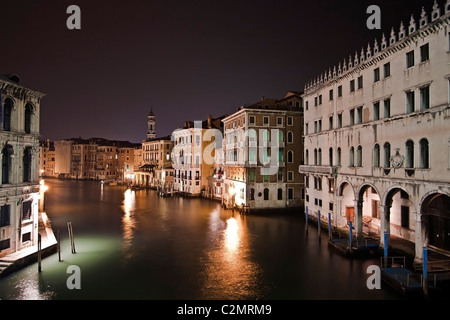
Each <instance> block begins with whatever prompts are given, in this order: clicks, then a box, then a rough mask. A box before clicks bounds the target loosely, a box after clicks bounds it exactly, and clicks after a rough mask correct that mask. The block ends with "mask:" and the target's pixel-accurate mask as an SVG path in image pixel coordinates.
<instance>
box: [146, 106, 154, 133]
mask: <svg viewBox="0 0 450 320" xmlns="http://www.w3.org/2000/svg"><path fill="white" fill-rule="evenodd" d="M155 124H156V123H155V114H154V113H153V108H152V109H150V113H149V114H148V116H147V139H155V138H156V128H155Z"/></svg>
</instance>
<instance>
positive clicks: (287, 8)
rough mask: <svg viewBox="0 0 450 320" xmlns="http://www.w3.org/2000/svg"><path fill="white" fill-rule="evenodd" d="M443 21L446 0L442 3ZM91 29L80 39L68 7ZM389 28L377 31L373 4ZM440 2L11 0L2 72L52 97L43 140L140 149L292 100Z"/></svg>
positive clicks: (0, 13) (1, 17)
mask: <svg viewBox="0 0 450 320" xmlns="http://www.w3.org/2000/svg"><path fill="white" fill-rule="evenodd" d="M437 2H438V4H439V5H440V6H441V13H442V12H443V11H442V10H443V7H444V3H445V0H440V1H437ZM72 4H75V5H78V6H79V7H80V9H81V30H69V29H68V28H67V27H66V21H67V19H68V18H69V17H70V14H68V13H66V10H67V7H68V6H69V5H72ZM372 4H375V5H378V6H379V7H380V9H381V25H382V29H381V30H369V29H368V28H367V27H366V21H367V19H368V18H369V16H370V14H368V13H366V10H367V7H368V6H369V5H372ZM432 5H433V0H423V1H396V0H385V1H367V0H352V1H349V0H345V1H323V0H311V1H299V0H276V1H275V0H271V1H269V0H251V1H249V0H224V1H222V0H209V1H204V0H200V1H197V0H192V1H187V0H178V1H175V0H160V1H152V0H127V1H111V0H109V1H103V0H101V1H99V0H89V1H84V0H83V1H81V0H74V1H62V0H57V1H56V0H27V1H25V0H20V1H9V0H8V1H6V0H0V32H1V33H0V34H1V38H0V39H1V43H2V45H1V47H0V48H1V53H0V57H1V61H2V64H1V67H0V73H2V74H9V73H15V74H17V75H19V77H20V78H21V82H20V84H21V85H23V86H25V87H28V88H31V89H34V90H37V91H40V92H43V93H45V94H46V96H45V97H44V98H43V100H42V102H41V118H40V124H41V130H40V131H41V137H42V138H43V139H51V140H58V139H65V138H72V137H82V138H90V137H102V138H106V139H111V140H128V141H130V142H141V141H142V140H143V139H145V138H146V130H147V115H148V113H149V111H150V109H151V108H152V109H153V111H154V113H155V116H156V121H157V126H156V130H157V136H165V135H169V134H171V133H172V131H173V130H175V129H176V128H177V127H179V126H182V125H183V123H184V121H185V120H191V121H194V120H205V119H206V117H207V115H208V114H212V116H213V117H218V116H221V115H223V114H231V113H233V112H234V111H235V110H236V108H237V107H239V106H241V105H244V104H247V103H253V102H256V101H258V100H259V99H260V98H261V97H262V96H264V97H269V98H282V97H283V96H284V95H285V94H286V92H288V91H300V92H301V91H303V89H304V85H305V83H306V82H308V81H310V80H311V79H313V78H315V77H316V76H317V75H319V74H320V73H323V72H324V71H325V70H328V69H329V68H330V67H333V66H334V65H337V64H338V63H339V62H340V61H343V60H344V58H345V59H348V56H349V54H351V55H352V56H353V55H354V53H355V51H358V53H359V52H360V51H361V48H362V47H364V49H365V48H366V47H367V44H368V43H370V44H371V46H372V45H373V42H374V39H375V38H377V39H378V42H380V39H381V33H382V32H383V33H385V35H386V37H387V38H388V37H389V34H390V31H391V28H392V27H394V29H395V31H396V32H398V29H399V26H400V21H403V22H404V24H405V27H407V26H408V24H409V20H410V17H411V14H414V17H415V19H416V21H418V20H419V17H420V12H421V7H422V6H424V7H425V9H426V11H427V13H428V14H430V13H431V8H432Z"/></svg>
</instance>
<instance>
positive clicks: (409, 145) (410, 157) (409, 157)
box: [405, 140, 414, 169]
mask: <svg viewBox="0 0 450 320" xmlns="http://www.w3.org/2000/svg"><path fill="white" fill-rule="evenodd" d="M405 151H406V152H405V168H409V169H411V168H414V142H413V141H412V140H408V141H406V146H405Z"/></svg>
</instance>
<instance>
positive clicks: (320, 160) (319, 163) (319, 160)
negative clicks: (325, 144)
mask: <svg viewBox="0 0 450 320" xmlns="http://www.w3.org/2000/svg"><path fill="white" fill-rule="evenodd" d="M317 158H318V160H317V161H318V165H319V166H321V165H322V149H320V148H319V153H318V155H317Z"/></svg>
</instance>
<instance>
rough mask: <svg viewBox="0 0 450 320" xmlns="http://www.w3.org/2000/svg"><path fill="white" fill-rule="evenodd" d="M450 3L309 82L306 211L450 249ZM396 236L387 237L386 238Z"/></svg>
mask: <svg viewBox="0 0 450 320" xmlns="http://www.w3.org/2000/svg"><path fill="white" fill-rule="evenodd" d="M449 17H450V1H447V2H446V4H445V12H444V13H443V14H441V8H440V7H439V6H438V5H437V4H436V2H435V5H434V6H433V9H432V11H431V15H428V14H427V13H426V12H425V10H424V9H423V11H422V13H421V15H420V17H419V18H417V19H415V18H414V16H411V20H410V21H409V23H407V24H406V25H404V24H403V23H402V24H401V26H400V28H399V31H398V32H395V31H394V29H392V31H391V33H390V35H389V36H388V38H385V37H384V36H383V37H382V39H381V41H377V40H375V42H374V43H373V44H372V45H371V44H369V45H368V47H367V48H363V49H362V50H361V51H360V52H356V53H355V54H354V55H353V56H350V57H349V58H348V60H344V61H343V62H341V63H339V65H338V66H335V67H333V68H332V69H330V70H328V71H326V72H324V73H323V74H321V75H319V76H318V77H317V78H316V79H314V80H313V81H312V82H310V83H308V84H307V85H306V86H305V90H304V95H303V99H304V103H305V164H304V165H302V166H300V169H299V171H300V173H302V174H304V175H305V183H306V188H307V195H306V212H307V213H308V215H310V216H314V217H318V214H319V213H321V218H322V219H324V223H327V219H328V214H329V213H330V214H331V219H332V225H333V226H336V227H339V228H348V225H349V224H350V222H351V223H352V225H353V226H354V228H355V233H356V236H363V235H367V234H369V233H370V234H371V235H377V236H378V237H379V239H380V241H381V244H382V246H389V243H384V232H386V233H387V234H388V236H389V237H390V236H391V235H394V236H397V237H400V238H403V239H406V240H408V241H411V242H414V243H415V246H416V259H417V260H421V259H422V252H423V247H424V245H427V246H429V247H434V248H437V249H439V250H444V251H446V252H447V253H449V252H450V171H449V170H450V106H449V101H450V97H449V92H450V91H449V90H450V68H449V66H450V56H449V53H448V52H449V51H450V34H449V32H448V26H449ZM388 241H389V240H388Z"/></svg>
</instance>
